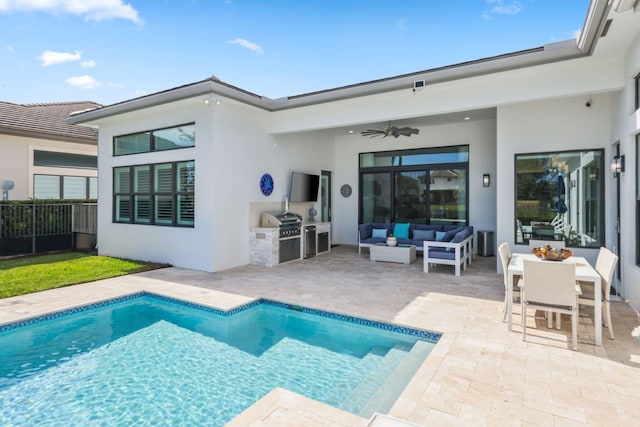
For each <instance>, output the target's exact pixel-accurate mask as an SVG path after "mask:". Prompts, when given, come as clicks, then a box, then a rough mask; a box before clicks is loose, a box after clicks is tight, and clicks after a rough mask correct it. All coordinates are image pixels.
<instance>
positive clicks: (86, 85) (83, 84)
mask: <svg viewBox="0 0 640 427" xmlns="http://www.w3.org/2000/svg"><path fill="white" fill-rule="evenodd" d="M65 82H67V84H68V85H69V86H73V87H79V88H81V89H95V88H98V87H100V86H102V83H100V82H99V81H97V80H96V79H94V78H93V77H91V76H87V75H84V76H77V77H69V78H68V79H67V80H65Z"/></svg>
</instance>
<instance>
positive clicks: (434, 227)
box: [409, 223, 444, 232]
mask: <svg viewBox="0 0 640 427" xmlns="http://www.w3.org/2000/svg"><path fill="white" fill-rule="evenodd" d="M409 230H410V231H411V232H413V231H415V230H433V231H444V230H443V228H442V225H441V224H413V223H411V227H409Z"/></svg>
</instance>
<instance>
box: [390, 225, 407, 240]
mask: <svg viewBox="0 0 640 427" xmlns="http://www.w3.org/2000/svg"><path fill="white" fill-rule="evenodd" d="M410 225H411V224H409V223H405V224H403V223H398V224H396V225H395V227H393V235H394V236H396V239H408V238H409V226H410Z"/></svg>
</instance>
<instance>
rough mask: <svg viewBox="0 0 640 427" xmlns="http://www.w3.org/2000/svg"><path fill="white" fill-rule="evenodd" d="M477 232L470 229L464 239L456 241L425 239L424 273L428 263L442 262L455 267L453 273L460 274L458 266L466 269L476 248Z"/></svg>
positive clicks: (426, 271)
mask: <svg viewBox="0 0 640 427" xmlns="http://www.w3.org/2000/svg"><path fill="white" fill-rule="evenodd" d="M476 236H477V232H476V231H472V232H471V233H470V234H469V235H468V236H467V237H466V238H464V240H461V241H460V242H457V243H451V242H438V241H430V240H425V241H424V246H423V256H424V268H423V271H424V272H425V273H428V272H429V265H431V264H444V265H453V266H454V267H455V275H456V276H460V267H462V270H466V269H467V266H468V265H471V261H473V257H474V256H475V251H476V250H477V244H476V242H477V237H476Z"/></svg>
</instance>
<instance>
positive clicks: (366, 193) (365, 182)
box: [360, 172, 391, 223]
mask: <svg viewBox="0 0 640 427" xmlns="http://www.w3.org/2000/svg"><path fill="white" fill-rule="evenodd" d="M360 188H361V190H362V191H361V197H362V198H361V201H362V204H361V206H360V209H361V215H360V216H361V218H362V223H368V222H391V174H390V173H389V172H378V173H363V174H362V185H361V186H360Z"/></svg>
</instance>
